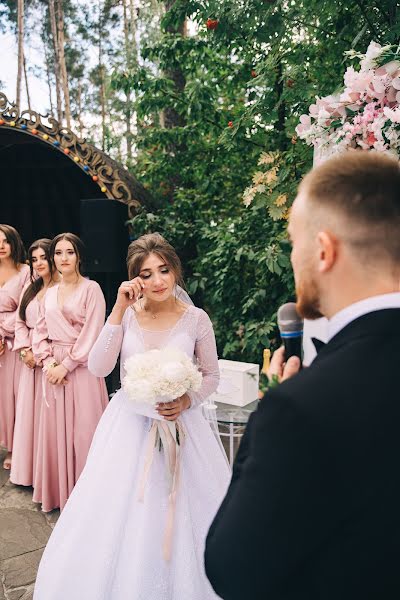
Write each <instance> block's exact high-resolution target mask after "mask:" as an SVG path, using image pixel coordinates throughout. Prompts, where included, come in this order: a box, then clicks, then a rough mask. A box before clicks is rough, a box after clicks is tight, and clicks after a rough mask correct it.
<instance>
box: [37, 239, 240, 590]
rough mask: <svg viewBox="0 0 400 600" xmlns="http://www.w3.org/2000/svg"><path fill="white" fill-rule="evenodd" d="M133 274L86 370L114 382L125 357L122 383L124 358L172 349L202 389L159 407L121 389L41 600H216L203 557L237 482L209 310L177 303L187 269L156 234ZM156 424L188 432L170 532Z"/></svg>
mask: <svg viewBox="0 0 400 600" xmlns="http://www.w3.org/2000/svg"><path fill="white" fill-rule="evenodd" d="M127 265H128V274H129V279H130V281H127V282H124V283H122V285H121V286H120V288H119V290H118V295H117V299H116V302H115V305H114V308H113V310H112V312H111V314H110V316H109V318H108V321H107V323H106V324H105V326H104V328H103V330H102V332H101V334H100V336H99V338H98V340H97V342H96V343H95V345H94V347H93V349H92V351H91V353H90V356H89V369H90V371H91V372H92V373H93V374H94V375H96V376H97V377H104V376H106V375H108V374H109V373H110V372H111V371H112V369H113V368H114V366H115V364H116V361H117V359H118V355H119V354H120V355H121V380H122V378H123V376H124V367H123V365H124V362H125V360H126V359H127V358H128V357H129V356H132V355H133V354H135V353H142V352H144V351H147V350H150V349H154V348H162V347H165V346H168V347H175V348H178V349H180V350H181V351H184V352H186V353H187V354H188V355H189V356H190V357H191V358H192V357H195V358H196V359H197V363H198V366H199V369H200V370H201V372H202V374H203V380H202V385H201V389H200V390H199V391H198V392H188V394H184V395H183V396H182V397H180V398H178V399H176V400H175V401H173V402H171V403H168V404H159V405H158V407H157V409H156V410H155V409H153V408H152V407H150V406H149V405H140V404H137V403H133V402H131V401H130V400H129V399H128V397H127V396H126V394H125V392H124V391H123V390H122V389H120V390H119V391H118V392H117V393H116V394H115V395H114V397H113V398H112V400H111V402H110V404H109V406H108V407H107V409H106V411H105V413H104V415H103V417H102V419H101V421H100V423H99V425H98V428H97V431H96V434H95V436H94V439H93V443H92V446H91V449H90V452H89V456H88V459H87V463H86V466H85V468H84V470H83V472H82V475H81V477H80V479H79V480H78V483H77V485H76V487H75V489H74V490H73V493H72V495H71V496H70V498H69V500H68V502H67V504H66V506H65V509H64V510H63V512H62V514H61V516H60V518H59V520H58V523H57V525H56V527H55V529H54V532H53V534H52V535H51V537H50V540H49V542H48V544H47V547H46V549H45V552H44V554H43V557H42V561H41V563H40V567H39V572H38V577H37V581H36V587H35V593H34V600H82V599H84V600H215V599H216V598H217V596H216V595H215V593H214V592H213V590H212V588H211V586H210V584H209V583H208V580H207V578H206V575H205V571H204V564H203V552H204V545H205V538H206V535H207V531H208V528H209V525H210V524H211V521H212V519H213V517H214V515H215V514H216V512H217V509H218V507H219V505H220V503H221V501H222V499H223V497H224V495H225V492H226V489H227V486H228V483H229V476H230V473H229V467H228V464H227V461H226V457H225V455H224V453H223V449H222V445H221V444H220V441H219V439H217V437H216V436H215V435H214V433H213V431H212V429H211V427H210V425H209V423H208V422H207V421H206V420H205V418H204V417H203V414H202V408H201V403H202V402H203V401H204V400H205V399H206V398H207V397H208V396H209V395H210V394H212V393H213V392H214V391H215V390H216V388H217V385H218V380H219V370H218V361H217V351H216V345H215V337H214V332H213V328H212V325H211V321H210V319H209V317H208V315H207V314H206V313H205V312H204V311H203V310H201V309H199V308H197V307H195V306H193V305H192V304H189V302H190V300H189V298H188V297H185V296H184V295H183V297H182V296H180V293H181V292H182V290H181V289H180V287H179V283H181V280H182V271H181V264H180V260H179V258H178V256H177V254H176V252H175V250H174V248H173V247H172V246H171V245H170V244H169V243H168V242H167V241H166V240H165V239H164V238H163V237H162V236H161V235H159V234H157V233H153V234H148V235H144V236H142V237H141V238H139V239H137V240H135V241H134V242H132V243H131V244H130V246H129V250H128V257H127ZM183 294H184V293H183ZM180 297H182V299H180ZM87 401H90V398H87ZM153 419H166V420H170V421H175V420H176V419H179V422H180V423H181V425H182V427H183V430H184V432H185V436H184V441H183V444H182V450H181V462H180V478H179V484H178V488H177V494H176V502H175V506H174V515H173V525H172V526H171V519H170V512H169V510H168V509H169V508H170V498H169V491H170V490H169V483H168V478H167V476H166V469H165V457H164V449H163V447H162V446H160V449H159V447H158V446H157V449H156V450H154V449H153V452H152V454H153V456H152V462H151V460H150V461H149V457H148V448H149V446H148V437H149V432H150V429H151V426H152V423H153V422H154V421H153ZM149 464H150V465H151V466H150V467H149ZM145 465H147V468H148V474H147V481H146V484H145V488H144V492H143V493H142V496H143V497H142V498H141V497H140V493H139V487H140V481H142V480H143V473H144V469H145ZM168 525H169V526H170V536H169V537H170V541H169V545H170V551H169V556H168V557H166V555H165V543H166V542H165V539H166V538H165V536H166V531H167V527H168ZM167 543H168V542H167Z"/></svg>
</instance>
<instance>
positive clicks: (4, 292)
mask: <svg viewBox="0 0 400 600" xmlns="http://www.w3.org/2000/svg"><path fill="white" fill-rule="evenodd" d="M24 260H25V249H24V245H23V243H22V240H21V238H20V236H19V233H18V232H17V231H16V230H15V229H14V227H11V225H0V390H1V395H0V446H2V447H3V448H7V450H8V453H7V456H6V458H5V460H4V463H3V467H4V468H5V469H7V470H9V469H11V456H12V454H11V453H12V448H13V436H14V422H15V405H16V399H17V392H18V382H19V376H20V372H21V363H20V361H19V360H18V356H17V353H16V352H14V351H13V349H12V348H13V341H14V334H15V317H16V313H17V308H18V303H19V298H20V296H21V292H22V289H23V287H24V285H25V283H26V282H27V280H28V278H29V267H28V266H27V265H25V264H24Z"/></svg>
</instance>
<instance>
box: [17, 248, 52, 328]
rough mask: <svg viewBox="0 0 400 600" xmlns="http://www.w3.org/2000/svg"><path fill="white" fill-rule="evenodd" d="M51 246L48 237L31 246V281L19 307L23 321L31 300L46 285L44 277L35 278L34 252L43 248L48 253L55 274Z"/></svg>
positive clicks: (48, 260)
mask: <svg viewBox="0 0 400 600" xmlns="http://www.w3.org/2000/svg"><path fill="white" fill-rule="evenodd" d="M50 246H51V240H49V239H47V238H42V239H40V240H36V242H33V244H32V245H31V246H30V247H29V250H28V260H29V268H30V270H31V283H30V284H29V285H28V287H27V288H26V290H25V292H24V295H23V296H22V299H21V304H20V307H19V317H20V319H22V320H23V321H25V320H26V308H27V306H28V304H29V303H30V302H32V300H33V299H34V298H35V296H36V295H37V294H38V293H39V292H40V290H41V289H42V287H43V286H44V281H43V278H42V277H37V278H35V275H34V272H33V261H32V254H33V252H34V251H35V250H39V249H40V250H43V252H44V253H45V255H46V260H47V262H48V265H49V269H50V273H51V274H53V273H54V267H53V263H52V262H51V259H50Z"/></svg>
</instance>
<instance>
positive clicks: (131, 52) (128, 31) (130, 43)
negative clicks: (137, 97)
mask: <svg viewBox="0 0 400 600" xmlns="http://www.w3.org/2000/svg"><path fill="white" fill-rule="evenodd" d="M128 1H129V0H123V12H124V39H125V61H126V64H127V65H128V71H129V72H131V71H132V69H133V68H134V67H135V66H136V62H137V60H136V39H135V33H136V27H135V25H136V23H135V21H134V20H133V19H134V7H133V1H132V0H130V2H129V16H128ZM124 112H125V124H126V132H125V138H126V162H127V165H128V166H131V164H132V137H133V136H132V95H131V92H130V91H129V92H127V94H126V103H125V111H124Z"/></svg>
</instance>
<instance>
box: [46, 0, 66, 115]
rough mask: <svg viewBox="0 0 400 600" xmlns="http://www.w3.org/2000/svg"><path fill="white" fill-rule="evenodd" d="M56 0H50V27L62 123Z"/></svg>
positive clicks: (57, 98) (58, 110)
mask: <svg viewBox="0 0 400 600" xmlns="http://www.w3.org/2000/svg"><path fill="white" fill-rule="evenodd" d="M54 1H55V0H49V16H50V27H51V35H52V38H53V45H54V66H55V69H54V75H55V79H56V101H57V118H58V120H59V122H60V123H62V122H63V120H64V119H63V111H62V103H61V68H60V53H59V47H58V35H57V22H56V12H55V4H54Z"/></svg>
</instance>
